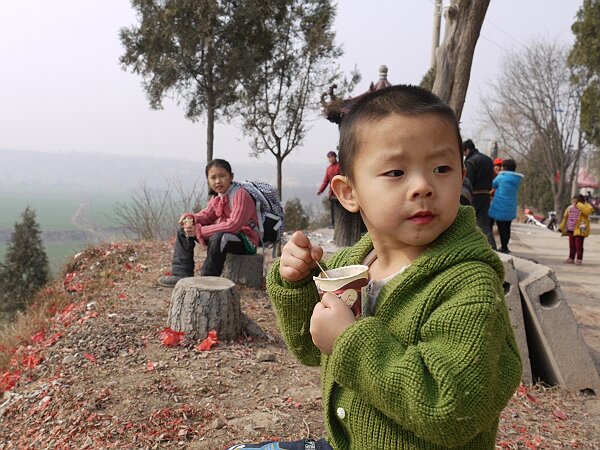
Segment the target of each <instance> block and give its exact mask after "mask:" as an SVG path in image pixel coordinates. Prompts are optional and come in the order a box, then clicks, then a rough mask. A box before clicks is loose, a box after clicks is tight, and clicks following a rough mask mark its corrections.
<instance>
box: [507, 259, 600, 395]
mask: <svg viewBox="0 0 600 450" xmlns="http://www.w3.org/2000/svg"><path fill="white" fill-rule="evenodd" d="M513 263H514V266H515V269H516V271H517V277H518V280H519V290H520V292H521V296H522V300H523V317H524V321H525V327H526V331H527V341H528V346H529V359H530V362H531V369H532V373H533V377H534V379H535V380H536V381H537V379H540V380H541V381H544V382H545V383H547V384H550V385H556V384H557V385H560V386H562V387H564V388H566V389H569V390H573V391H581V390H584V389H591V390H593V391H595V392H596V393H600V377H599V375H598V372H597V371H596V367H595V365H594V362H593V360H592V357H591V355H590V353H589V350H588V348H587V345H586V344H585V342H584V340H583V338H582V337H581V333H580V331H579V328H578V325H577V322H576V320H575V316H574V315H573V312H572V311H571V308H570V307H569V305H568V303H567V301H566V299H565V296H564V294H563V292H562V290H561V289H560V284H559V282H558V280H557V278H556V275H555V273H554V271H553V270H552V269H550V268H549V267H546V266H542V265H540V264H536V263H533V262H531V261H527V260H525V259H521V258H513Z"/></svg>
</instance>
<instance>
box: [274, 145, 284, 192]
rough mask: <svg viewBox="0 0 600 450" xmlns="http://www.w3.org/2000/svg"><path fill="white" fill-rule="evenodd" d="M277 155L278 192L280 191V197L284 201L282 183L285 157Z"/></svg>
mask: <svg viewBox="0 0 600 450" xmlns="http://www.w3.org/2000/svg"><path fill="white" fill-rule="evenodd" d="M275 157H276V158H277V192H279V198H280V199H281V200H282V201H283V185H282V183H281V180H282V171H283V158H282V157H281V156H278V155H275Z"/></svg>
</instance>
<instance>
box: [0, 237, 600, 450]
mask: <svg viewBox="0 0 600 450" xmlns="http://www.w3.org/2000/svg"><path fill="white" fill-rule="evenodd" d="M171 249H172V246H171V244H170V243H151V242H146V243H135V244H134V243H120V244H105V245H101V246H98V247H94V248H90V249H88V250H87V251H86V252H85V253H84V254H81V255H79V256H78V257H77V258H75V259H74V260H73V262H72V263H71V264H70V266H69V267H67V271H66V273H65V274H64V278H63V279H61V280H59V281H57V282H56V283H55V284H54V285H52V286H50V287H48V288H47V290H46V292H45V294H46V295H48V296H51V295H57V296H68V297H69V299H70V302H71V303H70V305H69V306H68V307H67V308H61V309H60V310H57V311H56V314H55V315H54V316H53V318H52V319H51V320H50V321H49V322H48V323H47V324H46V325H45V327H44V329H43V330H40V332H39V333H37V334H36V335H34V336H31V337H24V339H27V340H28V342H29V344H30V345H25V344H24V345H22V346H20V347H19V348H17V349H14V355H13V359H12V361H11V365H10V367H8V368H7V370H3V371H1V372H0V374H1V375H2V378H0V388H1V389H2V390H0V392H2V391H3V390H5V392H4V395H3V397H2V398H1V399H0V449H12V448H40V449H42V448H44V449H45V448H74V449H75V448H77V449H85V448H97V449H98V448H100V449H104V448H136V449H137V448H190V449H210V450H215V449H216V450H221V449H223V448H226V446H228V445H231V444H233V443H236V442H243V441H246V442H248V441H250V442H257V441H261V440H266V439H269V438H285V439H300V438H302V437H305V436H308V435H310V436H313V437H320V436H322V434H323V432H324V430H323V425H322V420H321V407H320V401H321V395H320V389H319V374H318V369H316V368H309V367H304V366H301V365H299V364H298V363H297V362H296V361H295V360H294V359H293V358H292V357H291V356H290V354H289V353H288V352H287V350H286V349H285V346H284V344H283V342H282V340H281V337H280V334H279V332H278V331H277V326H276V323H275V316H274V313H273V310H272V308H271V306H270V302H269V300H268V298H267V296H266V294H265V291H264V290H254V289H245V288H240V289H239V293H240V296H241V299H242V308H243V309H244V311H245V312H246V314H247V315H248V316H250V317H251V318H253V319H254V320H256V321H257V322H258V323H259V324H260V325H261V326H262V327H263V328H264V329H265V330H266V331H267V332H268V334H269V335H270V339H269V340H266V341H264V342H252V341H249V340H245V341H239V342H234V343H219V344H217V345H216V346H215V347H213V348H212V349H211V350H209V351H203V352H201V351H198V350H196V349H195V348H194V347H195V346H196V344H198V343H197V342H186V341H183V342H182V343H180V345H178V346H174V347H168V346H165V345H163V343H162V342H163V341H162V336H161V331H162V330H163V329H164V327H165V326H166V319H167V315H168V308H169V300H170V293H171V291H170V289H165V288H161V287H159V286H158V285H157V284H156V282H155V280H156V278H157V276H158V275H159V274H160V273H161V271H164V270H166V269H167V268H168V265H169V258H170V255H171ZM200 256H201V255H200ZM597 405H598V400H596V399H595V398H592V397H585V396H582V395H579V394H571V393H568V392H564V391H561V390H558V389H543V388H525V387H522V388H521V389H520V390H519V392H518V393H517V394H515V396H514V398H513V400H512V401H511V403H510V404H509V406H508V407H507V408H506V410H505V411H504V413H503V416H502V421H501V429H500V434H499V437H498V448H510V449H516V448H529V449H537V448H549V449H550V448H552V449H554V448H582V449H593V448H598V446H597V443H598V442H600V430H599V428H598V427H599V426H598V423H599V422H600V420H598V418H599V417H600V415H598V411H597ZM594 408H596V411H595V412H594ZM594 414H596V415H594Z"/></svg>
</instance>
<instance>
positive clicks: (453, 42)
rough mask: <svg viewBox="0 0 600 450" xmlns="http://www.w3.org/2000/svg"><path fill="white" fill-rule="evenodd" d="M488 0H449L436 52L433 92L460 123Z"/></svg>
mask: <svg viewBox="0 0 600 450" xmlns="http://www.w3.org/2000/svg"><path fill="white" fill-rule="evenodd" d="M489 3H490V1H489V0H478V1H476V2H475V1H472V0H452V3H451V5H450V6H449V7H448V9H446V12H445V18H446V28H445V33H444V41H443V43H442V45H441V46H440V47H438V49H437V51H436V58H435V66H436V67H435V81H434V83H433V92H434V93H435V94H437V95H438V96H439V97H440V98H441V99H442V100H444V101H445V102H446V103H448V104H449V105H450V106H451V107H452V109H453V110H454V113H455V114H456V117H457V118H458V119H460V116H461V114H462V109H463V105H464V103H465V98H466V96H467V88H468V87H469V79H470V78H471V65H472V63H473V54H474V53H475V45H476V44H477V40H478V39H479V33H480V32H481V26H482V25H483V20H484V18H485V14H486V12H487V8H488V5H489Z"/></svg>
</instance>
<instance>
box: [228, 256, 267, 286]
mask: <svg viewBox="0 0 600 450" xmlns="http://www.w3.org/2000/svg"><path fill="white" fill-rule="evenodd" d="M264 264H265V257H264V255H262V254H260V253H256V254H254V255H235V254H233V253H229V254H227V259H226V260H225V266H224V267H223V273H222V274H221V276H222V277H225V278H229V279H230V280H231V281H233V282H234V283H236V284H243V285H244V286H247V287H251V288H257V289H259V288H261V287H263V281H264Z"/></svg>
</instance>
